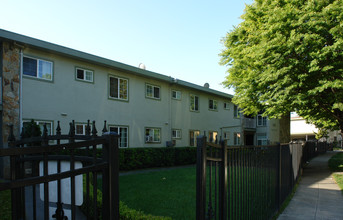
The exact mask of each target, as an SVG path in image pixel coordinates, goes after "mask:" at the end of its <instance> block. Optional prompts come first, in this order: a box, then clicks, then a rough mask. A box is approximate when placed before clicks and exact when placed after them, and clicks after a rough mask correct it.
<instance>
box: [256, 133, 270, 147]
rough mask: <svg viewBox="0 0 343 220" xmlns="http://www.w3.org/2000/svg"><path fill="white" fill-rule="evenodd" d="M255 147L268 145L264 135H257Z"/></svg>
mask: <svg viewBox="0 0 343 220" xmlns="http://www.w3.org/2000/svg"><path fill="white" fill-rule="evenodd" d="M257 145H268V139H267V135H266V134H257Z"/></svg>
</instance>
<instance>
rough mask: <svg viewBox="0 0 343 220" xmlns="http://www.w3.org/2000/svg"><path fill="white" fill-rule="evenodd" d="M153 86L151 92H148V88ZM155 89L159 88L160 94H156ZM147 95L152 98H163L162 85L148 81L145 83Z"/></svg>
mask: <svg viewBox="0 0 343 220" xmlns="http://www.w3.org/2000/svg"><path fill="white" fill-rule="evenodd" d="M149 87H151V93H150V92H148V88H149ZM155 89H158V94H155ZM145 97H147V98H150V99H161V87H160V86H155V85H151V84H148V83H146V84H145Z"/></svg>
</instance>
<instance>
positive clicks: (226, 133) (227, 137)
mask: <svg viewBox="0 0 343 220" xmlns="http://www.w3.org/2000/svg"><path fill="white" fill-rule="evenodd" d="M224 139H225V140H229V139H230V132H228V131H227V132H224Z"/></svg>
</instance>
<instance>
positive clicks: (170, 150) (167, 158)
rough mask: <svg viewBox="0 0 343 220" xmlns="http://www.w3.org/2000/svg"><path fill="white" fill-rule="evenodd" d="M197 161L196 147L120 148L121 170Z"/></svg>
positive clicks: (185, 163)
mask: <svg viewBox="0 0 343 220" xmlns="http://www.w3.org/2000/svg"><path fill="white" fill-rule="evenodd" d="M195 163H196V148H195V147H164V148H126V149H122V148H121V149H119V170H121V171H124V170H136V169H144V168H151V167H169V166H180V165H187V164H195Z"/></svg>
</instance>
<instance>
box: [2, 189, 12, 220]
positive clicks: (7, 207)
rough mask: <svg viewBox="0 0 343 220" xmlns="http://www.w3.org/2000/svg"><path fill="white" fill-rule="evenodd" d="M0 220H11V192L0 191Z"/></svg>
mask: <svg viewBox="0 0 343 220" xmlns="http://www.w3.org/2000/svg"><path fill="white" fill-rule="evenodd" d="M0 214H1V217H0V219H3V220H9V219H11V191H10V190H5V191H0Z"/></svg>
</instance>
